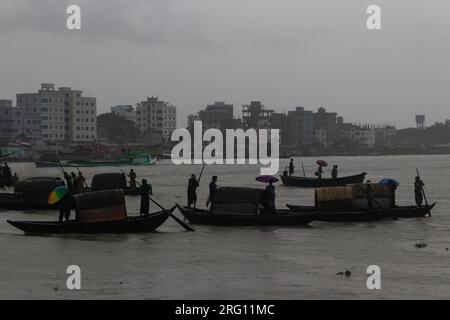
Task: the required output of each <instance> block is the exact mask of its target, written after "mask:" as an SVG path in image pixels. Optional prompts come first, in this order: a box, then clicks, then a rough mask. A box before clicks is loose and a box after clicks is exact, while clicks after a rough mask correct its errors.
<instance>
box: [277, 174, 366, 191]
mask: <svg viewBox="0 0 450 320" xmlns="http://www.w3.org/2000/svg"><path fill="white" fill-rule="evenodd" d="M366 175H367V173H365V172H363V173H360V174H357V175H354V176H347V177H340V178H337V179H332V178H322V179H319V178H305V177H294V176H291V177H290V176H288V175H282V176H280V177H281V181H283V184H284V185H285V186H289V187H300V188H322V187H338V186H345V185H347V184H354V183H362V182H363V181H364V178H365V177H366Z"/></svg>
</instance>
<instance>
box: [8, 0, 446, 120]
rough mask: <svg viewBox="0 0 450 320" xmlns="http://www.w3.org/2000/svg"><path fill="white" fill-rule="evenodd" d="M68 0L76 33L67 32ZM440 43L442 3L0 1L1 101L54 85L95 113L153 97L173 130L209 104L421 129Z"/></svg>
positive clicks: (442, 55)
mask: <svg viewBox="0 0 450 320" xmlns="http://www.w3.org/2000/svg"><path fill="white" fill-rule="evenodd" d="M70 4H77V5H79V6H80V7H81V8H82V30H81V31H69V30H67V29H66V27H65V21H66V18H67V15H66V13H65V11H66V8H67V6H68V5H70ZM370 4H377V5H379V6H380V7H381V9H382V28H383V29H382V30H380V31H369V30H367V28H366V17H367V15H366V9H367V7H368V5H370ZM449 40H450V1H448V0H433V1H423V0H371V1H366V0H132V1H130V0H70V1H65V0H63V1H62V0H38V1H37V0H1V2H0V43H1V47H0V50H1V51H0V52H1V53H0V99H1V98H4V99H6V98H15V94H16V93H17V92H34V91H36V90H37V89H38V88H39V86H40V83H41V82H53V83H55V84H56V85H57V86H71V87H73V88H77V89H82V90H84V91H85V92H86V93H87V94H90V95H94V96H96V97H97V98H98V104H99V112H107V111H108V110H109V107H110V106H112V105H116V104H135V103H137V102H139V101H141V100H143V99H145V97H146V96H151V95H157V96H159V97H160V98H161V99H163V100H166V101H169V102H171V103H173V104H175V105H176V106H178V115H179V121H178V122H179V125H185V124H186V117H187V115H188V114H190V113H193V112H196V111H198V110H199V109H200V108H203V107H204V106H205V105H206V104H208V103H211V102H213V101H216V100H219V101H221V100H224V101H227V102H230V103H234V104H235V112H236V113H239V112H240V106H241V104H243V103H247V102H249V101H250V100H261V101H263V103H265V105H266V106H267V107H270V108H274V109H276V110H279V111H282V110H289V109H291V108H294V107H295V106H298V105H302V106H304V107H306V108H309V109H316V108H317V107H319V106H324V107H326V108H327V109H329V110H333V111H337V112H338V113H339V114H340V115H342V116H344V118H345V119H346V120H347V121H351V122H371V123H385V122H389V123H393V124H396V125H397V126H399V127H406V126H411V125H413V124H414V115H415V114H416V113H425V114H426V115H427V122H428V123H429V124H430V123H432V122H434V121H442V120H445V119H447V118H450V90H449V84H450V81H449V78H450V61H449V59H450V41H449Z"/></svg>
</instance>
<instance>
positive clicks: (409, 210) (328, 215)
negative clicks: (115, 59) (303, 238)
mask: <svg viewBox="0 0 450 320" xmlns="http://www.w3.org/2000/svg"><path fill="white" fill-rule="evenodd" d="M435 205H436V204H435V203H434V204H432V205H430V206H428V207H420V208H419V207H417V206H403V207H393V208H387V209H375V210H371V211H334V212H333V211H329V212H319V211H316V212H317V214H316V219H315V220H316V221H327V222H363V221H376V220H382V219H399V218H401V219H408V218H423V217H425V216H427V215H430V214H431V211H432V210H433V208H434V207H435ZM287 207H288V208H289V209H290V210H291V211H293V212H303V213H310V214H311V213H313V212H314V210H315V209H314V207H307V206H292V205H287Z"/></svg>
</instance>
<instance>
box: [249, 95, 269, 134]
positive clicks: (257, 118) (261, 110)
mask: <svg viewBox="0 0 450 320" xmlns="http://www.w3.org/2000/svg"><path fill="white" fill-rule="evenodd" d="M273 113H274V110H268V109H266V108H265V107H264V105H263V104H262V103H261V102H260V101H252V102H250V104H244V105H243V106H242V121H243V124H244V127H245V129H249V128H253V129H267V128H269V127H270V118H271V116H272V114H273Z"/></svg>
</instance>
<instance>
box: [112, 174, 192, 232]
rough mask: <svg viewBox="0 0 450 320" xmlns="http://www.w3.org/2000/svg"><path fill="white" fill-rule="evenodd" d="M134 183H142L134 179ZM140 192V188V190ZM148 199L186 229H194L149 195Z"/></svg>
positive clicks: (190, 230)
mask: <svg viewBox="0 0 450 320" xmlns="http://www.w3.org/2000/svg"><path fill="white" fill-rule="evenodd" d="M120 171H122V173H123V174H124V175H125V176H127V177H128V174H126V173H125V172H124V171H123V170H122V169H120ZM136 184H137V185H138V186H139V187H141V186H142V185H141V184H140V183H139V182H137V181H136ZM141 192H142V190H141ZM148 199H149V200H150V201H151V202H153V203H154V204H156V205H157V206H158V207H159V208H160V209H161V210H162V211H164V213H166V214H168V215H169V216H170V217H171V218H172V219H173V220H175V221H176V222H177V223H178V224H179V225H180V226H182V227H183V228H184V229H185V230H186V231H189V232H193V231H195V230H194V229H193V228H191V227H190V226H189V225H187V224H186V223H184V222H183V221H181V220H180V219H179V218H178V217H177V216H175V215H174V214H173V213H172V212H169V211H168V210H167V209H165V208H164V207H163V206H162V205H160V204H159V203H158V202H156V201H155V200H153V199H152V198H151V197H150V196H149V197H148Z"/></svg>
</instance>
